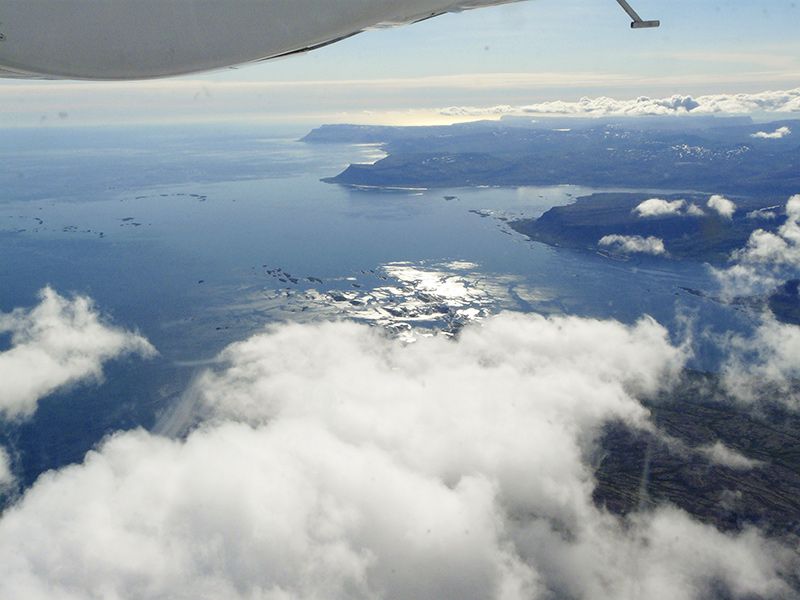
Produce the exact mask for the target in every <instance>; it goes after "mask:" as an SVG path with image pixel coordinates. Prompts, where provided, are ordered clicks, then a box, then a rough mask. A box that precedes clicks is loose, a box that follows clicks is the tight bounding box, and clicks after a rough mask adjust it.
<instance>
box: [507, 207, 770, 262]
mask: <svg viewBox="0 0 800 600" xmlns="http://www.w3.org/2000/svg"><path fill="white" fill-rule="evenodd" d="M652 197H653V194H646V193H603V194H592V195H591V196H584V197H581V198H578V199H577V200H576V201H575V202H574V203H573V204H570V205H567V206H556V207H554V208H551V209H550V210H548V211H547V212H546V213H545V214H543V215H542V216H541V217H539V218H538V219H523V220H518V221H513V222H511V223H510V224H509V225H510V227H511V228H512V229H514V230H515V231H517V232H519V233H522V234H524V235H526V236H528V237H529V238H531V239H532V240H535V241H537V242H542V243H545V244H548V245H551V246H560V247H564V248H572V249H575V250H587V251H592V252H595V251H598V250H600V249H601V248H600V246H599V241H600V239H601V238H602V237H603V236H606V235H609V234H619V235H639V236H643V237H648V236H655V237H658V238H660V239H662V240H663V241H664V245H665V247H666V249H667V252H668V255H669V257H670V258H673V259H680V260H695V261H701V262H709V263H715V264H721V263H724V262H726V261H727V260H728V259H729V257H730V255H731V252H733V251H734V250H736V249H738V248H741V247H743V246H744V245H745V244H746V243H747V240H748V238H749V237H750V234H751V233H752V232H753V231H754V230H756V229H759V228H762V229H766V230H769V231H774V230H775V229H777V228H778V227H779V226H780V225H781V224H782V223H783V222H784V221H785V217H784V216H782V217H781V218H779V219H775V220H773V221H764V220H761V219H750V218H748V217H747V213H748V212H749V211H752V210H756V209H758V208H763V207H764V206H768V205H774V204H775V202H773V200H774V198H763V197H762V198H760V199H755V200H754V199H747V198H735V201H736V203H737V205H738V207H739V208H738V210H737V212H736V214H735V215H734V217H733V219H726V218H723V217H720V216H719V215H718V214H717V213H715V212H713V211H711V210H709V209H708V208H706V206H705V203H706V201H707V200H708V195H707V194H706V195H700V194H677V195H676V194H668V195H660V196H659V197H660V198H662V199H664V200H678V199H681V200H685V201H686V202H687V203H695V204H696V205H697V206H698V207H701V208H702V209H703V210H704V211H705V213H706V214H705V215H704V216H699V217H698V216H686V215H683V216H679V215H675V216H661V217H641V216H639V215H638V214H637V213H634V212H633V209H634V208H636V206H638V205H639V204H640V203H641V202H642V201H644V200H647V199H648V198H652ZM784 201H785V199H784Z"/></svg>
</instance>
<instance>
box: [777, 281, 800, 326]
mask: <svg viewBox="0 0 800 600" xmlns="http://www.w3.org/2000/svg"><path fill="white" fill-rule="evenodd" d="M769 308H770V310H771V311H772V314H774V315H775V317H776V318H777V319H778V320H779V321H782V322H783V323H791V324H793V325H800V280H798V279H792V280H791V281H787V282H786V283H784V284H783V285H782V286H781V287H779V288H778V289H777V290H775V291H774V292H773V293H772V295H771V296H770V297H769Z"/></svg>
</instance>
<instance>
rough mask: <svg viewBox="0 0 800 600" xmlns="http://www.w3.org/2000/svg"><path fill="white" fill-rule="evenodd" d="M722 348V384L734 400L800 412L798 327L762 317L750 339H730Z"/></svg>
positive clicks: (799, 330) (799, 329) (742, 336)
mask: <svg viewBox="0 0 800 600" xmlns="http://www.w3.org/2000/svg"><path fill="white" fill-rule="evenodd" d="M723 348H724V350H725V351H726V359H725V363H724V365H723V367H722V377H723V383H724V384H725V387H726V388H727V390H728V392H729V393H730V394H731V395H732V396H733V397H734V398H736V399H738V400H741V401H743V402H748V403H752V402H761V401H764V400H767V401H769V402H776V403H778V404H783V405H785V406H787V407H788V408H790V409H792V410H799V409H800V389H798V380H799V379H800V327H798V326H797V325H790V324H785V323H779V322H778V321H777V320H775V318H774V317H772V316H770V315H765V316H763V317H762V320H761V323H760V324H759V325H758V326H757V327H756V329H755V331H754V332H753V334H752V335H738V334H737V335H730V336H728V337H727V339H726V340H725V342H724V343H723Z"/></svg>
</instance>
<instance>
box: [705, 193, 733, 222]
mask: <svg viewBox="0 0 800 600" xmlns="http://www.w3.org/2000/svg"><path fill="white" fill-rule="evenodd" d="M707 206H708V208H710V209H711V210H713V211H714V212H715V213H717V214H718V215H719V216H720V217H722V218H724V219H732V218H733V215H734V213H735V212H736V203H735V202H733V200H728V199H727V198H725V197H724V196H720V195H719V194H714V195H713V196H711V198H709V199H708V203H707Z"/></svg>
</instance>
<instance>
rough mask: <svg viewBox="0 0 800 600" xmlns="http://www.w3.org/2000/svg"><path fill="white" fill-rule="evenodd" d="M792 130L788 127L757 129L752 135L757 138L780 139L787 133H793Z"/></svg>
mask: <svg viewBox="0 0 800 600" xmlns="http://www.w3.org/2000/svg"><path fill="white" fill-rule="evenodd" d="M791 133H792V130H791V129H789V128H788V127H778V128H777V129H776V130H775V131H772V132H769V131H757V132H756V133H754V134H752V135H751V136H750V137H754V138H757V139H762V140H780V139H782V138H785V137H786V136H787V135H791Z"/></svg>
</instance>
